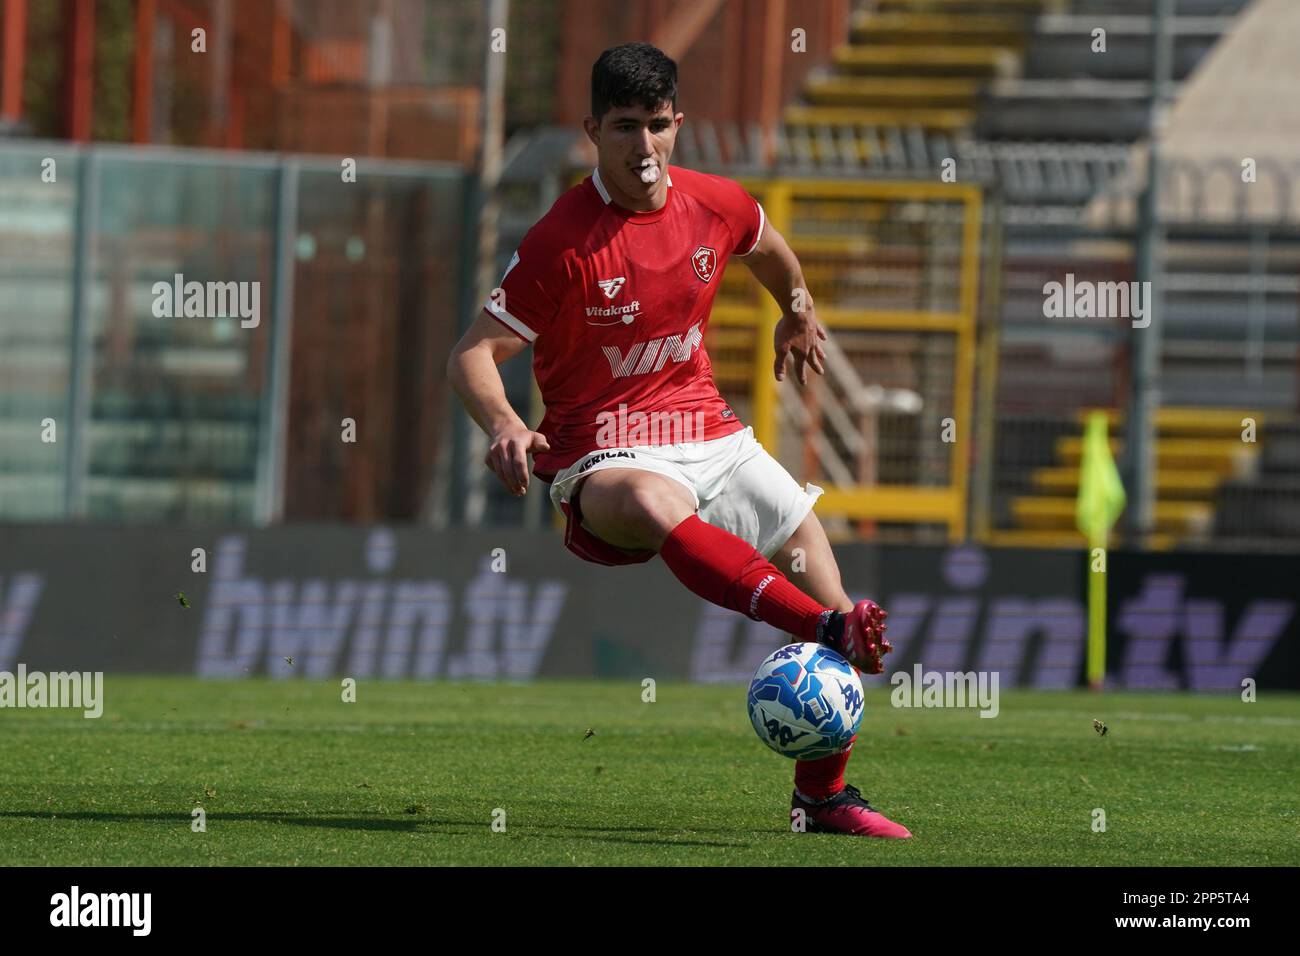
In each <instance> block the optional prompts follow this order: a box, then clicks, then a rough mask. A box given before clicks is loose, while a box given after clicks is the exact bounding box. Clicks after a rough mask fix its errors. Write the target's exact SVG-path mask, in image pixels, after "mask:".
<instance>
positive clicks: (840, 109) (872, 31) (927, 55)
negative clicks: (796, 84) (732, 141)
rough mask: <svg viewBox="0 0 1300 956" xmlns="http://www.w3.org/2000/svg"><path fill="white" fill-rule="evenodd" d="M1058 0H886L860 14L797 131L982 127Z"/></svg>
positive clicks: (813, 86) (807, 92) (810, 93)
mask: <svg viewBox="0 0 1300 956" xmlns="http://www.w3.org/2000/svg"><path fill="white" fill-rule="evenodd" d="M1050 6H1051V0H880V2H879V3H878V4H877V5H876V9H869V10H863V11H860V12H859V13H857V14H855V15H854V17H853V22H852V26H851V30H850V36H849V43H848V44H846V45H845V46H843V47H841V48H840V49H839V50H837V51H836V52H835V55H834V58H833V60H832V71H831V72H830V73H829V74H828V75H824V76H815V77H811V78H810V79H809V80H808V82H807V83H806V84H805V87H804V91H803V92H804V97H803V98H804V101H805V102H803V103H800V104H797V105H792V106H789V107H787V108H786V110H785V114H784V119H785V122H786V124H787V126H789V127H795V128H798V127H818V126H837V127H843V128H853V127H893V126H902V127H920V128H922V129H925V130H929V131H934V132H943V133H948V134H952V133H957V132H959V131H962V130H965V129H968V128H969V127H970V126H972V125H973V124H974V122H975V116H976V109H977V100H978V97H979V94H980V91H981V90H982V89H983V87H984V85H985V84H986V83H987V82H988V81H989V80H990V79H992V78H994V77H996V76H1008V75H1014V74H1015V73H1016V72H1017V71H1018V70H1019V65H1020V57H1021V54H1022V53H1023V51H1024V46H1025V42H1026V40H1027V37H1028V35H1029V32H1030V29H1031V27H1032V23H1033V17H1034V16H1035V15H1037V14H1039V13H1041V12H1043V10H1044V9H1046V8H1049V7H1050Z"/></svg>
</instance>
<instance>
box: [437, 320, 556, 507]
mask: <svg viewBox="0 0 1300 956" xmlns="http://www.w3.org/2000/svg"><path fill="white" fill-rule="evenodd" d="M527 347H528V343H527V342H525V341H524V340H523V339H521V338H520V337H519V336H518V335H516V334H515V333H514V332H512V331H511V330H510V329H508V328H506V326H505V325H503V324H502V323H501V322H499V321H497V320H496V319H495V318H493V317H492V316H490V315H488V314H487V313H486V312H480V313H479V316H478V318H477V319H475V320H474V324H473V325H471V326H470V327H469V329H468V330H467V331H466V332H465V334H464V336H462V337H461V340H460V341H459V342H457V343H456V345H455V347H454V348H453V349H452V350H451V356H450V357H449V358H448V359H447V377H448V379H450V380H451V386H452V388H454V389H455V390H456V394H457V395H459V396H460V400H461V401H462V402H463V403H464V405H465V409H466V410H467V411H468V412H469V414H470V417H471V418H473V419H474V421H476V422H477V423H478V426H479V427H480V428H481V429H483V431H484V432H486V433H487V436H488V442H489V447H488V453H487V456H486V457H485V458H484V459H483V463H484V464H485V465H487V466H488V467H489V468H491V469H492V471H494V472H495V473H496V475H497V477H499V478H500V479H501V483H502V484H503V485H505V486H506V488H507V489H509V491H510V493H511V494H513V495H523V494H524V493H525V492H526V491H527V490H528V455H529V453H531V452H537V451H549V450H550V446H549V445H548V444H547V442H546V438H545V437H544V436H543V435H542V434H541V432H535V431H532V430H531V429H530V428H529V427H528V426H527V425H525V424H524V421H523V419H521V418H520V417H519V416H518V415H517V414H515V410H514V409H513V408H511V407H510V402H509V401H508V400H507V399H506V388H505V383H504V382H502V381H501V373H500V372H498V371H497V366H498V365H500V364H501V363H502V362H504V361H506V360H507V359H511V358H513V357H514V356H516V355H518V354H519V353H520V352H522V351H523V350H524V349H526V348H527Z"/></svg>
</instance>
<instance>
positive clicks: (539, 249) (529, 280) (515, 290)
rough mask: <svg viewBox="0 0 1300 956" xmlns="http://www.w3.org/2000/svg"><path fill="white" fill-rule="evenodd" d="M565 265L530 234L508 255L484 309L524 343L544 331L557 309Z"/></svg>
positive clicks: (532, 339)
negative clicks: (512, 253)
mask: <svg viewBox="0 0 1300 956" xmlns="http://www.w3.org/2000/svg"><path fill="white" fill-rule="evenodd" d="M563 273H564V265H563V262H562V261H561V260H560V258H559V257H557V256H554V255H550V254H548V253H547V251H546V246H545V245H544V244H543V243H542V242H540V241H539V240H538V239H537V238H536V237H535V236H533V235H532V234H531V233H530V234H529V235H527V236H525V237H524V240H523V242H521V243H520V244H519V248H518V249H516V250H515V253H514V255H512V256H511V257H510V263H509V264H508V265H507V266H506V271H505V273H504V274H503V275H502V276H501V282H500V283H499V284H498V285H497V288H496V289H494V290H493V291H492V295H491V296H489V297H488V300H487V301H486V302H485V303H483V311H484V312H486V313H487V314H488V315H490V316H492V317H493V318H494V319H496V320H497V321H498V322H500V323H501V324H502V325H504V326H505V327H506V328H508V329H510V331H512V332H514V333H515V335H517V336H519V337H520V338H521V339H523V340H524V341H525V342H532V341H534V340H535V339H536V338H537V336H538V335H540V334H541V333H542V332H544V331H546V329H547V327H548V326H549V325H550V324H551V322H552V321H553V320H554V318H555V315H556V313H557V312H558V311H559V309H560V299H561V296H560V294H559V291H558V289H559V287H560V285H561V282H562V279H563Z"/></svg>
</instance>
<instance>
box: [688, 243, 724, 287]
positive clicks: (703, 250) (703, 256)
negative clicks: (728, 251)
mask: <svg viewBox="0 0 1300 956" xmlns="http://www.w3.org/2000/svg"><path fill="white" fill-rule="evenodd" d="M691 265H692V266H693V267H694V268H695V274H696V275H697V276H699V277H700V280H701V281H702V282H708V281H709V280H710V279H712V278H713V272H714V270H715V269H717V268H718V254H717V253H716V252H715V251H714V250H713V249H711V248H710V247H709V246H700V248H698V249H696V250H695V251H694V252H693V253H691Z"/></svg>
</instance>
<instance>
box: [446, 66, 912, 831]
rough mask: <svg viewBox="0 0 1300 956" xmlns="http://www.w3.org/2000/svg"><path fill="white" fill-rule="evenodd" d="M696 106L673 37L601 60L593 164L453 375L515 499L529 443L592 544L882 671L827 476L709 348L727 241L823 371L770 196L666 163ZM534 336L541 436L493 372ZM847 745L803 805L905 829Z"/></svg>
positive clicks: (541, 473)
mask: <svg viewBox="0 0 1300 956" xmlns="http://www.w3.org/2000/svg"><path fill="white" fill-rule="evenodd" d="M684 118H685V117H684V114H682V113H679V112H678V111H677V65H676V64H675V63H674V62H673V61H672V60H671V59H669V58H668V57H667V56H666V55H664V53H663V52H661V51H660V50H658V49H656V48H655V47H653V46H650V45H649V44H645V43H627V44H622V45H620V46H616V47H612V48H611V49H608V50H606V51H605V52H604V53H602V54H601V55H600V57H599V59H597V60H596V63H595V66H594V67H593V68H592V74H591V115H590V116H588V117H586V119H585V120H584V121H583V127H584V129H585V130H586V133H587V136H588V138H590V140H591V141H592V143H594V144H595V146H596V153H597V157H598V161H597V165H596V168H595V169H594V170H593V171H592V174H591V176H590V177H588V178H587V179H585V180H583V181H582V183H581V184H579V185H577V186H574V187H573V188H572V189H570V190H569V191H568V192H566V193H565V194H564V195H562V196H561V197H560V198H559V199H558V200H556V202H555V204H554V205H553V206H552V207H551V209H550V211H549V212H548V213H547V214H546V215H545V216H543V217H542V219H541V220H540V221H539V222H538V223H537V224H536V225H534V226H533V228H532V229H530V230H529V231H528V234H527V235H525V236H524V238H523V240H522V242H520V244H519V248H518V250H517V251H516V252H515V254H514V256H513V257H512V258H511V260H510V264H509V266H508V267H507V268H506V271H505V275H504V277H503V278H502V280H501V284H500V287H499V288H498V289H496V290H494V292H493V294H492V297H491V298H490V299H489V301H488V302H487V303H486V304H485V305H484V308H483V311H482V313H481V314H480V315H479V317H478V318H477V320H476V321H475V322H474V324H473V325H472V326H471V327H470V328H469V330H468V331H467V332H466V333H465V335H464V337H463V338H462V339H461V340H460V342H459V343H457V345H456V347H455V348H454V350H453V351H452V355H451V358H450V360H449V361H448V364H447V370H448V375H449V377H450V379H451V382H452V385H453V386H454V388H455V389H456V391H457V393H458V394H459V395H460V397H461V399H462V400H463V401H464V403H465V407H466V408H467V409H468V411H469V413H470V414H471V415H472V416H473V418H474V420H475V421H476V422H478V424H479V426H480V427H481V428H482V429H483V430H484V431H485V432H486V433H487V434H488V436H489V437H490V447H489V450H488V454H487V458H486V460H485V464H486V465H487V466H488V467H489V468H491V469H492V471H494V472H495V473H496V474H497V476H498V477H499V478H500V480H501V481H502V483H503V484H504V485H505V486H506V488H508V489H509V490H510V491H511V492H512V493H513V494H515V495H523V494H524V493H525V492H526V491H527V489H528V485H529V464H528V459H529V456H530V455H531V456H533V466H532V469H533V474H535V475H536V476H537V477H538V479H540V480H542V481H544V482H547V483H549V485H550V497H551V501H552V503H553V504H554V505H555V507H556V508H557V509H559V510H560V512H561V513H562V514H563V515H564V517H565V519H566V522H567V524H566V530H565V535H564V543H565V545H566V546H567V547H568V548H569V550H570V551H572V552H573V553H574V554H576V555H577V556H578V557H580V558H582V559H583V560H586V561H591V562H594V563H597V564H605V565H620V564H636V563H640V562H643V561H648V560H649V559H651V558H652V557H654V555H656V554H658V555H659V557H660V558H662V559H663V562H664V563H665V564H666V565H667V566H668V568H669V570H671V571H672V573H673V574H674V575H676V577H677V578H678V579H679V580H680V581H681V582H682V584H684V585H685V586H686V587H687V588H689V589H690V590H691V591H693V592H695V593H696V594H698V595H699V596H700V597H702V598H705V599H707V600H709V601H712V602H713V603H715V604H718V605H721V606H723V607H727V608H730V609H732V610H734V611H738V612H740V613H741V614H745V615H747V616H749V617H750V618H752V619H754V620H762V621H766V622H767V623H769V624H771V625H772V626H773V627H776V628H778V629H780V630H782V631H785V632H787V633H789V634H792V635H794V636H795V638H796V639H797V640H799V641H809V642H813V641H815V642H819V643H822V644H825V645H827V646H828V647H831V648H833V649H835V650H836V651H838V652H839V653H841V654H842V655H844V656H845V657H846V658H848V660H849V661H850V662H851V663H852V664H853V665H854V666H855V667H857V668H859V669H860V670H862V671H865V672H867V673H870V674H879V673H881V672H882V670H883V669H884V667H883V664H882V661H881V658H882V657H883V655H884V654H885V653H887V652H889V651H890V650H891V649H892V648H891V647H890V645H889V642H888V641H887V640H886V639H885V636H884V631H885V624H884V618H885V612H884V611H883V610H881V609H880V607H878V606H877V605H876V604H875V603H873V602H871V601H859V602H858V603H857V604H856V605H855V604H854V603H853V601H852V600H850V599H849V597H848V595H847V594H846V593H845V591H844V588H843V586H842V585H841V583H840V573H839V568H838V566H837V565H836V563H835V557H834V555H833V553H832V552H831V548H830V544H829V542H828V541H827V539H826V533H825V531H824V530H823V528H822V526H821V522H820V521H818V520H817V516H816V515H815V514H813V511H812V508H813V504H814V503H815V502H816V500H817V497H818V496H819V495H820V494H821V493H822V489H820V488H818V487H816V486H815V485H811V484H810V485H808V486H806V487H805V488H800V487H799V485H798V483H796V482H795V480H794V479H793V478H792V477H791V476H790V475H789V473H788V472H787V471H786V470H785V469H784V468H782V467H781V465H780V464H779V463H778V462H777V461H776V460H775V459H774V458H772V457H771V456H770V455H769V454H768V453H767V452H766V451H765V450H764V449H763V447H762V445H760V444H759V443H758V442H757V441H756V440H755V438H754V434H753V429H752V428H749V427H746V426H744V425H743V424H742V423H741V422H740V421H739V419H738V418H737V417H736V415H735V413H734V412H733V411H732V409H730V408H728V407H727V404H726V402H725V401H724V400H723V398H722V396H721V395H720V394H719V393H718V389H717V386H716V385H715V384H714V382H713V376H712V369H711V366H710V364H709V359H708V356H707V355H706V354H705V351H704V347H703V338H704V331H705V328H706V327H707V325H708V321H709V312H710V309H711V307H712V304H713V299H714V296H715V295H716V294H717V291H718V284H719V282H720V280H721V276H722V270H723V268H724V267H725V266H726V262H727V259H728V258H729V257H731V256H733V255H734V256H737V257H739V258H740V259H741V260H742V261H743V262H744V263H745V265H747V266H748V267H749V269H750V271H752V272H753V274H754V276H755V277H756V278H757V279H758V281H759V282H761V283H762V284H763V286H764V287H765V288H766V289H767V290H768V292H770V293H771V295H772V296H773V297H774V298H775V299H776V301H777V302H778V303H779V304H780V305H781V308H782V311H783V315H782V318H781V321H780V322H779V324H778V325H777V327H776V336H775V343H774V345H775V349H776V355H775V362H774V365H773V369H774V374H775V375H776V379H777V381H782V380H783V379H784V378H785V376H786V365H787V360H792V364H793V366H794V372H795V376H796V378H797V379H798V381H799V383H800V384H801V385H807V383H808V370H809V369H811V370H812V371H813V372H814V373H816V374H823V363H824V362H825V353H824V352H823V350H822V348H821V345H820V344H819V341H820V340H821V339H824V338H825V337H826V332H825V330H824V329H823V328H822V327H821V326H820V325H819V324H818V322H817V319H816V315H815V313H814V310H813V307H812V300H811V297H809V296H808V294H807V292H806V286H805V285H804V279H803V274H802V271H801V269H800V266H799V261H798V259H796V258H795V255H794V253H793V252H792V251H791V249H790V246H789V245H788V244H787V243H786V241H785V239H783V238H782V237H781V235H780V234H779V233H778V232H777V231H776V230H775V229H773V228H772V225H771V223H769V222H767V221H766V217H765V215H764V213H763V209H762V207H761V206H760V205H759V203H758V202H757V201H756V200H755V199H754V198H753V197H752V196H750V195H749V193H748V192H746V191H745V189H744V188H743V187H741V186H740V185H739V184H737V183H735V182H733V181H731V180H729V179H723V178H721V177H718V176H709V175H705V174H703V173H697V172H692V171H690V170H686V169H682V168H680V167H670V166H669V165H668V160H669V158H670V157H671V156H672V152H673V146H674V144H675V141H676V137H677V130H678V129H679V128H680V127H681V125H682V121H683V119H684ZM800 299H802V308H798V309H797V308H796V306H797V305H800V302H799V300H800ZM529 345H531V346H532V347H533V371H534V373H535V375H536V377H537V384H538V388H539V389H540V391H541V395H542V399H543V401H544V403H545V405H546V414H545V416H544V417H543V419H542V422H541V424H540V425H538V427H537V430H536V431H534V430H533V429H531V428H529V427H528V425H527V424H525V423H524V422H523V421H522V420H521V419H520V417H519V416H518V415H517V414H515V412H514V410H513V409H512V408H511V407H510V404H509V402H507V400H506V396H505V388H504V386H503V384H502V381H501V376H500V374H499V373H498V371H497V366H498V365H500V364H501V363H502V362H504V361H506V360H507V359H509V358H511V357H512V356H514V355H517V354H518V353H519V352H521V351H523V350H524V349H525V348H527V347H528V346H529ZM647 423H648V424H647ZM659 426H665V427H659ZM796 551H801V553H802V556H803V557H804V561H803V562H801V564H803V566H804V567H803V569H802V570H800V571H798V572H795V571H794V570H793V569H792V564H793V563H794V556H795V553H796ZM792 577H793V578H795V579H796V580H798V581H799V582H800V586H796V585H795V584H794V583H793V581H792V580H791V578H792ZM855 739H856V738H855ZM850 749H851V745H850ZM848 759H849V750H845V751H844V752H843V753H840V754H837V755H835V756H831V757H825V758H822V759H818V760H801V761H798V762H797V763H796V765H795V790H794V793H793V795H792V797H791V811H790V812H791V817H792V819H794V818H795V817H796V815H797V814H798V812H799V811H801V810H802V811H803V815H804V821H803V822H804V828H805V830H806V831H809V832H831V833H847V834H855V835H865V836H877V837H909V836H911V834H910V833H909V832H908V831H907V829H906V828H905V827H903V826H901V825H899V824H897V823H894V822H893V821H891V820H889V819H887V818H886V817H885V816H884V815H883V814H882V813H880V812H878V811H876V810H874V809H873V808H872V807H871V805H870V804H869V803H868V802H867V801H866V800H865V799H863V797H862V795H861V793H860V792H859V791H858V790H857V788H855V787H853V786H851V785H846V784H845V782H844V768H845V766H846V764H847V763H848Z"/></svg>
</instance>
